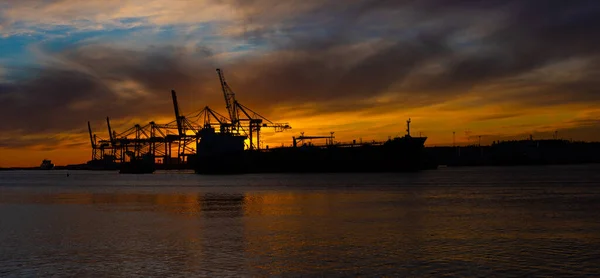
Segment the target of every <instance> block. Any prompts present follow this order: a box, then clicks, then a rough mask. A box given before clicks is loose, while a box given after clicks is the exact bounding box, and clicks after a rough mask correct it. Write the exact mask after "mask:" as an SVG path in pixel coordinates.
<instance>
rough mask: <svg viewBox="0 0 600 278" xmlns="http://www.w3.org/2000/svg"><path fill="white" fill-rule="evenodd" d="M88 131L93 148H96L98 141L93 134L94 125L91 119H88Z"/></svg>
mask: <svg viewBox="0 0 600 278" xmlns="http://www.w3.org/2000/svg"><path fill="white" fill-rule="evenodd" d="M88 131H89V133H90V142H91V143H92V148H96V142H94V135H92V126H91V125H90V122H89V121H88Z"/></svg>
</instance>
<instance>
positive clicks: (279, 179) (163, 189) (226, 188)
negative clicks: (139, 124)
mask: <svg viewBox="0 0 600 278" xmlns="http://www.w3.org/2000/svg"><path fill="white" fill-rule="evenodd" d="M69 173H70V176H69V177H67V176H66V172H65V171H10V172H0V276H34V277H40V276H52V275H56V276H61V277H62V276H77V277H80V276H88V277H89V276H93V277H105V276H109V277H121V276H122V277H138V276H139V277H148V276H160V277H164V276H183V277H190V276H326V277H337V276H357V275H359V276H402V277H406V276H425V277H431V276H443V275H449V276H479V277H496V276H552V277H557V276H560V277H567V276H573V277H581V276H586V275H587V276H598V275H600V165H587V166H548V167H514V168H511V167H508V168H444V169H439V170H436V171H425V172H421V173H413V174H319V175H279V174H278V175H242V176H199V175H194V174H192V173H185V172H183V173H182V172H161V173H155V174H152V175H119V174H118V173H115V172H85V171H71V172H69Z"/></svg>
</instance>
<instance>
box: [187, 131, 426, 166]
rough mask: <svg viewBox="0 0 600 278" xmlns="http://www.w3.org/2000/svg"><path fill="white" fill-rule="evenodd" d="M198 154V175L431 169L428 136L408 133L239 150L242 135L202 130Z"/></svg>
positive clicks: (196, 158)
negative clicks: (381, 139) (365, 139)
mask: <svg viewBox="0 0 600 278" xmlns="http://www.w3.org/2000/svg"><path fill="white" fill-rule="evenodd" d="M201 138H202V139H201V140H200V141H199V142H198V144H197V155H196V156H195V157H194V158H193V160H192V161H190V162H191V163H192V164H193V167H194V170H195V172H196V173H198V174H243V173H336V172H413V171H419V170H423V169H431V168H436V167H437V165H433V164H432V163H431V162H430V161H429V160H428V159H427V157H426V156H425V153H424V144H425V141H426V140H427V137H412V136H411V135H410V119H409V120H408V121H407V134H406V135H405V136H403V137H396V138H393V139H391V138H390V139H389V140H387V141H386V142H380V143H365V144H362V143H359V144H356V143H351V144H333V140H331V141H329V143H328V144H325V145H312V144H303V145H301V146H298V145H297V143H296V139H295V138H294V144H293V145H292V146H291V147H279V148H271V149H263V150H244V141H245V140H246V139H247V137H246V136H244V135H239V134H228V133H220V132H219V133H217V132H215V130H214V129H211V128H207V129H204V130H202V134H201Z"/></svg>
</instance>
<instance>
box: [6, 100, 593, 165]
mask: <svg viewBox="0 0 600 278" xmlns="http://www.w3.org/2000/svg"><path fill="white" fill-rule="evenodd" d="M470 101H471V100H470V99H468V98H465V99H460V100H456V101H450V102H446V103H443V104H439V105H434V106H427V107H420V108H414V109H404V110H402V109H401V107H398V109H395V110H391V111H389V112H386V111H379V110H377V108H371V109H365V110H358V111H352V112H335V113H329V114H320V115H317V114H313V115H310V116H304V115H303V114H302V113H301V112H302V111H300V110H295V111H289V112H283V113H282V114H281V115H280V117H278V118H284V119H285V120H283V121H281V120H274V121H275V122H288V123H289V124H290V125H291V126H292V129H291V130H288V131H285V132H280V133H275V132H273V130H272V129H268V128H265V129H262V130H261V142H263V143H262V146H261V147H263V148H264V147H266V146H267V145H269V147H270V148H272V147H278V146H281V145H282V144H283V145H285V146H290V145H291V144H292V136H299V135H300V132H305V135H325V136H327V135H329V134H330V132H331V131H333V132H335V134H334V136H335V137H336V139H335V140H336V141H338V142H351V141H352V140H357V141H359V140H360V139H362V140H363V142H368V141H372V140H376V141H383V140H387V138H388V136H391V137H394V136H402V135H404V134H405V129H406V119H408V118H409V117H410V118H412V124H411V133H412V135H413V136H418V135H419V134H420V133H421V134H422V135H423V136H427V137H428V140H427V144H426V145H430V146H431V145H449V144H451V143H452V132H453V131H455V132H456V142H457V143H459V144H460V143H465V142H469V141H470V140H471V142H472V140H474V137H476V136H478V135H482V136H485V137H486V139H485V140H484V142H491V141H492V140H493V139H489V138H495V137H503V136H507V137H510V136H516V135H522V134H530V133H534V132H553V131H555V130H561V129H569V128H576V127H578V123H577V121H578V120H585V119H589V118H593V117H598V116H600V109H598V108H594V107H590V106H588V105H575V104H566V105H560V106H552V107H536V108H533V107H531V108H527V109H525V108H524V107H517V106H515V107H513V109H511V107H507V106H502V105H495V106H494V105H489V104H488V105H482V106H480V107H468V106H465V103H467V104H468V103H469V102H470ZM399 106H400V105H399ZM274 111H276V112H275V113H280V112H282V111H281V110H279V111H277V109H275V110H274ZM511 113H513V114H511ZM496 115H498V116H499V117H498V118H495V116H496ZM169 120H170V118H169V117H162V118H161V117H157V120H156V122H157V123H166V122H168V121H169ZM136 122H148V121H147V120H145V121H141V120H139V119H133V120H126V121H123V120H119V119H115V120H112V119H111V124H112V125H113V127H117V130H118V131H120V132H122V131H124V130H125V129H126V127H128V126H129V127H130V126H133V124H134V123H136ZM92 128H93V129H94V132H95V133H97V134H98V135H99V136H100V137H102V138H108V134H106V132H107V131H105V130H104V129H106V127H105V126H104V125H102V126H97V127H96V126H92ZM466 131H470V132H471V136H474V137H473V138H468V137H467V135H466V134H465V132H466ZM50 137H54V139H59V140H66V139H69V140H75V141H77V142H72V141H65V143H64V145H60V144H59V145H57V146H52V147H48V146H44V141H43V140H42V141H40V142H39V143H38V144H37V145H35V146H31V147H21V148H6V147H4V148H0V167H26V166H37V165H39V164H40V163H41V161H42V159H44V158H48V159H51V160H52V161H53V162H54V163H55V164H56V165H66V164H79V163H85V162H86V161H88V160H90V158H91V147H90V146H89V137H88V135H87V132H86V133H83V128H82V129H81V133H73V134H68V133H61V134H58V135H51V136H48V138H50ZM37 139H40V138H37ZM574 139H577V140H591V138H574ZM67 142H68V143H69V144H72V143H79V144H78V145H75V146H73V145H70V146H69V145H66V144H67ZM174 153H175V152H174Z"/></svg>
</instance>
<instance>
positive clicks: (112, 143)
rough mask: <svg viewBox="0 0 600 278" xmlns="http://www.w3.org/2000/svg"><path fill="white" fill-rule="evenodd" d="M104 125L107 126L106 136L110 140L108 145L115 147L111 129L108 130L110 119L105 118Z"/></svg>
mask: <svg viewBox="0 0 600 278" xmlns="http://www.w3.org/2000/svg"><path fill="white" fill-rule="evenodd" d="M106 125H107V126H108V136H109V138H110V144H111V145H112V146H114V145H115V138H114V137H113V133H112V129H111V128H110V119H109V118H108V117H106Z"/></svg>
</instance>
